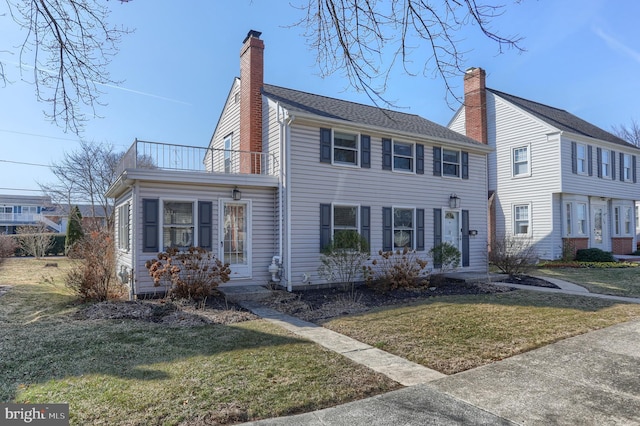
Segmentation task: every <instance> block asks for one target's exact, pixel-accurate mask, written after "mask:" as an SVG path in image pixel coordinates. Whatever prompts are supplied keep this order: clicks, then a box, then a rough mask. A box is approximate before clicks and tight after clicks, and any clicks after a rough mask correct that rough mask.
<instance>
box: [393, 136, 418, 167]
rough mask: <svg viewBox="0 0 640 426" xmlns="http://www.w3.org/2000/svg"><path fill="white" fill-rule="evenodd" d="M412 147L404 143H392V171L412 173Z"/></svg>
mask: <svg viewBox="0 0 640 426" xmlns="http://www.w3.org/2000/svg"><path fill="white" fill-rule="evenodd" d="M413 155H414V145H413V144H411V143H406V142H396V141H394V142H393V170H395V171H403V172H413V171H414V169H413V158H414V157H413Z"/></svg>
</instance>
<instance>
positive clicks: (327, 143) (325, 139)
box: [320, 129, 331, 163]
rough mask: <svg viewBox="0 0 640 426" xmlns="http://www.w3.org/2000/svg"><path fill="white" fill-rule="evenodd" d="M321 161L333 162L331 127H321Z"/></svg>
mask: <svg viewBox="0 0 640 426" xmlns="http://www.w3.org/2000/svg"><path fill="white" fill-rule="evenodd" d="M320 162H321V163H331V129H320Z"/></svg>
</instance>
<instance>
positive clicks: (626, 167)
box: [620, 153, 633, 182]
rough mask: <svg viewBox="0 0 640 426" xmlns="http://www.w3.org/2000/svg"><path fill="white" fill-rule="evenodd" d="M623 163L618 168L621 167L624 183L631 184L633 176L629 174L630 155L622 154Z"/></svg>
mask: <svg viewBox="0 0 640 426" xmlns="http://www.w3.org/2000/svg"><path fill="white" fill-rule="evenodd" d="M622 158H623V161H622V164H621V165H620V167H622V170H623V173H622V175H623V176H624V181H625V182H631V181H632V180H633V175H632V174H631V154H624V153H623V157H622Z"/></svg>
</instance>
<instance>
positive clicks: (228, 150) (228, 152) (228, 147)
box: [224, 135, 233, 173]
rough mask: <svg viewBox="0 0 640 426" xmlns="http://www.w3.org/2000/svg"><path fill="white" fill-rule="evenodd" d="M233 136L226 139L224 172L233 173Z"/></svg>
mask: <svg viewBox="0 0 640 426" xmlns="http://www.w3.org/2000/svg"><path fill="white" fill-rule="evenodd" d="M232 136H233V135H229V136H227V137H226V138H224V172H225V173H231V161H232V159H231V154H232V153H231V140H232Z"/></svg>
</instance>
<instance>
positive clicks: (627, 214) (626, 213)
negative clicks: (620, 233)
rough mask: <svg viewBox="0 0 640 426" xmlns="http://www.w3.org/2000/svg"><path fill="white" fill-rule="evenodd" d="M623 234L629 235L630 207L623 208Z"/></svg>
mask: <svg viewBox="0 0 640 426" xmlns="http://www.w3.org/2000/svg"><path fill="white" fill-rule="evenodd" d="M624 233H625V235H631V207H625V208H624Z"/></svg>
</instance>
